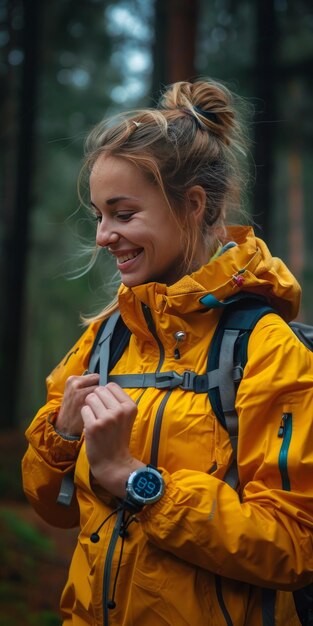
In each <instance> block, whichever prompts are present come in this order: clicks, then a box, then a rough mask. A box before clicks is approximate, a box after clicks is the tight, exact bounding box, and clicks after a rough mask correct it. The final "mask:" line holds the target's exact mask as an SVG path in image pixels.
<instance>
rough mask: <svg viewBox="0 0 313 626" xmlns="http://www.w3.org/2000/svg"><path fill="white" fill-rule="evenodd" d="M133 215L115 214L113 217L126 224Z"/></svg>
mask: <svg viewBox="0 0 313 626" xmlns="http://www.w3.org/2000/svg"><path fill="white" fill-rule="evenodd" d="M133 215H134V213H117V214H116V216H115V217H116V219H118V220H119V221H120V222H128V221H129V220H130V219H131V218H132V217H133Z"/></svg>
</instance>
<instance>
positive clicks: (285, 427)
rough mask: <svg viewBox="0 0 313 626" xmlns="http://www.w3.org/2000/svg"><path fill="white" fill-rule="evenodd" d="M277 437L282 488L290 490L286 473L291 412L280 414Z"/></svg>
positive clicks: (290, 434)
mask: <svg viewBox="0 0 313 626" xmlns="http://www.w3.org/2000/svg"><path fill="white" fill-rule="evenodd" d="M278 437H279V438H281V440H282V443H281V447H280V452H279V456H278V467H279V471H280V475H281V481H282V489H283V490H284V491H290V480H289V475H288V452H289V447H290V443H291V437H292V413H289V412H286V413H283V414H282V417H281V423H280V426H279V429H278Z"/></svg>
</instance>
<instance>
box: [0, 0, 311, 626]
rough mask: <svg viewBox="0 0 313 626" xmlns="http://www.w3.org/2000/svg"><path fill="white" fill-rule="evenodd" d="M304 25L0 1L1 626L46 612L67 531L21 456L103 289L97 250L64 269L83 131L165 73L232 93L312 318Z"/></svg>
mask: <svg viewBox="0 0 313 626" xmlns="http://www.w3.org/2000/svg"><path fill="white" fill-rule="evenodd" d="M312 35H313V7H312V3H311V1H310V0H297V1H295V0H294V1H292V0H124V1H123V0H115V1H112V0H111V1H110V0H58V1H55V2H49V1H48V0H0V90H1V94H2V96H1V115H0V137H1V146H2V149H1V151H0V166H1V170H0V202H1V221H0V242H1V245H0V281H1V296H2V297H1V307H0V318H1V323H0V336H1V353H0V365H1V375H0V380H1V384H2V393H1V416H0V453H1V466H0V488H1V493H2V500H3V505H2V506H1V510H0V529H1V530H2V538H1V539H0V549H1V551H2V554H3V555H4V556H3V559H2V565H1V569H0V574H1V581H0V626H1V625H2V624H3V625H5V626H11V625H13V624H14V625H15V624H21V625H22V626H24V625H25V626H28V625H33V626H36V625H37V624H40V625H41V626H45V625H47V626H48V625H51V626H52V625H53V626H54V625H57V624H59V617H58V615H57V598H58V594H59V591H60V589H61V587H62V584H63V582H64V580H65V576H66V569H67V565H68V558H69V551H68V548H71V546H72V540H73V536H72V535H68V534H66V535H65V539H64V533H63V535H62V536H61V535H60V534H58V532H57V531H55V532H54V533H52V530H49V529H48V528H46V527H45V526H44V525H42V524H41V523H40V521H39V518H38V519H36V517H34V515H33V514H32V512H31V510H30V509H29V507H28V506H27V505H26V503H25V501H24V497H23V494H22V489H21V479H20V459H21V456H22V454H23V450H24V449H25V441H24V437H23V432H24V430H25V428H26V426H27V424H28V423H29V422H30V420H31V419H32V417H33V415H34V414H35V412H36V410H37V409H38V407H39V406H40V405H41V404H43V403H44V400H45V377H46V375H47V374H48V373H49V372H50V371H51V369H52V368H53V367H54V366H55V365H56V364H57V363H58V362H59V360H60V359H61V358H62V356H63V355H64V354H65V353H66V352H67V351H68V349H69V348H70V347H71V346H72V345H73V343H74V342H75V341H76V339H77V338H78V336H79V335H80V334H81V332H82V327H81V325H80V314H81V313H83V314H88V313H89V314H91V313H93V312H96V311H98V310H99V309H100V308H101V307H102V306H103V304H105V303H106V302H108V301H109V300H110V299H111V297H112V295H113V291H114V284H113V282H112V276H113V273H114V268H113V266H112V264H111V265H110V263H109V262H108V260H107V259H106V258H105V257H103V258H102V259H100V262H99V263H98V264H97V266H96V267H95V268H94V269H93V270H92V271H91V272H89V273H88V274H86V275H85V276H82V277H81V278H79V279H73V276H74V275H75V274H77V273H80V269H81V268H82V267H83V266H84V265H86V264H87V263H88V257H87V256H86V255H85V256H82V245H83V244H86V242H87V241H88V242H89V243H90V242H91V241H92V239H93V236H94V224H93V223H92V222H91V221H90V219H89V218H88V215H87V213H86V211H85V210H84V209H83V208H82V207H81V206H80V205H79V200H78V196H77V187H76V181H77V178H78V174H79V170H80V165H81V161H82V155H83V150H84V139H85V137H86V135H87V133H88V131H89V130H90V129H91V127H92V126H93V125H94V124H95V123H97V122H98V121H99V120H100V119H102V118H103V117H107V116H108V115H111V114H115V113H118V112H122V111H124V110H128V109H130V108H137V107H141V106H153V105H154V104H155V102H156V99H157V96H158V94H159V92H160V90H161V89H163V87H164V86H165V85H166V84H168V83H170V82H173V81H176V80H189V79H193V78H195V77H199V76H210V77H213V78H215V79H217V80H222V81H224V82H225V83H226V84H227V85H228V86H229V87H230V88H231V89H233V90H234V91H235V92H237V93H238V94H239V95H241V96H243V97H244V98H246V99H247V102H248V103H249V104H250V105H252V106H253V107H254V113H253V119H252V122H253V123H252V125H251V126H250V127H249V132H250V137H251V164H250V172H251V187H250V192H249V194H248V195H247V197H246V209H247V210H248V212H249V213H250V215H251V218H252V219H253V220H254V223H255V228H256V231H257V233H258V234H259V235H261V236H262V237H263V238H264V239H265V241H266V242H267V243H268V245H269V246H270V248H271V251H272V253H273V254H274V255H277V256H280V257H281V258H283V260H284V261H285V262H286V263H287V265H288V266H289V267H290V268H291V270H292V271H293V272H294V274H295V275H296V277H297V278H298V280H299V281H300V283H301V284H302V287H303V300H302V307H301V312H300V316H299V318H300V319H301V320H302V321H305V322H308V323H310V322H311V323H313V300H312V298H311V288H312V279H313V246H312V241H313V237H312V235H313V232H312V229H313V219H312V215H311V212H310V208H311V207H310V203H311V197H312V192H313V177H312V174H311V172H312V165H313V116H312V101H313V99H312V95H313V80H312V61H313V36H312ZM51 533H52V534H51ZM62 537H63V538H62ZM52 581H54V582H55V584H53V582H52ZM34 588H35V589H36V593H34ZM48 591H49V593H48Z"/></svg>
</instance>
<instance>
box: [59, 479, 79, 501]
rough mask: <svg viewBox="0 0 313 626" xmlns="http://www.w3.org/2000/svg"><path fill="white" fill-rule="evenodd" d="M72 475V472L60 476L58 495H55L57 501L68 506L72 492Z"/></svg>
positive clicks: (73, 487) (73, 486)
mask: <svg viewBox="0 0 313 626" xmlns="http://www.w3.org/2000/svg"><path fill="white" fill-rule="evenodd" d="M74 489H75V485H74V477H73V473H72V472H71V473H70V474H65V476H63V478H62V482H61V487H60V491H59V495H58V497H57V503H58V504H63V506H70V504H71V502H72V498H73V494H74Z"/></svg>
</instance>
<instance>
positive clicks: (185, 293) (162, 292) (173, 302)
mask: <svg viewBox="0 0 313 626" xmlns="http://www.w3.org/2000/svg"><path fill="white" fill-rule="evenodd" d="M220 240H221V244H222V246H223V247H224V246H226V248H225V249H224V251H223V248H222V250H221V253H220V255H219V256H217V257H214V258H213V259H212V260H211V261H209V262H208V263H207V264H206V265H203V266H202V267H201V268H200V269H198V270H197V271H195V272H194V273H192V274H190V275H186V276H184V277H183V278H181V279H180V280H179V281H177V282H176V283H175V284H173V285H169V286H168V285H165V284H163V283H155V282H152V283H147V284H144V285H137V286H135V287H132V288H128V287H125V286H124V285H121V287H120V290H119V301H120V305H121V310H122V314H123V309H124V306H123V304H126V303H127V302H128V303H129V300H131V301H132V303H133V304H134V300H135V301H137V303H138V305H139V303H143V304H146V305H147V306H148V307H149V308H150V309H151V310H152V311H155V312H158V313H159V314H160V313H162V312H163V313H170V314H174V315H175V316H184V315H186V314H188V313H195V312H196V311H203V310H205V309H207V308H216V307H218V306H220V305H221V303H223V301H225V300H226V299H227V298H231V297H233V296H236V295H237V294H238V293H240V292H242V291H244V292H248V293H253V294H257V295H262V296H264V297H265V298H266V299H267V300H268V302H269V304H270V305H271V306H273V308H274V309H275V310H276V311H277V312H278V313H279V314H280V315H281V316H282V317H283V318H284V319H285V320H286V321H287V322H288V321H290V320H292V319H294V318H295V317H296V316H297V314H298V311H299V306H300V298H301V288H300V285H299V284H298V282H297V280H296V279H295V277H294V276H293V275H292V273H291V272H290V271H289V270H288V268H287V267H286V265H285V264H284V263H283V261H282V260H281V259H279V258H276V257H273V256H272V255H271V253H270V251H269V249H268V247H267V245H266V244H265V243H264V241H262V240H261V239H259V238H257V237H256V236H255V234H254V231H253V229H252V228H251V227H247V226H232V227H229V228H227V230H226V232H225V233H224V234H223V236H222V237H220ZM229 242H232V245H231V246H230V247H227V243H229ZM208 294H210V295H211V296H212V297H211V298H209V299H205V302H206V303H204V302H203V301H202V299H203V298H205V296H208ZM126 308H127V306H126ZM124 311H125V309H124ZM138 312H139V311H138ZM125 321H126V323H127V320H125Z"/></svg>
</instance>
